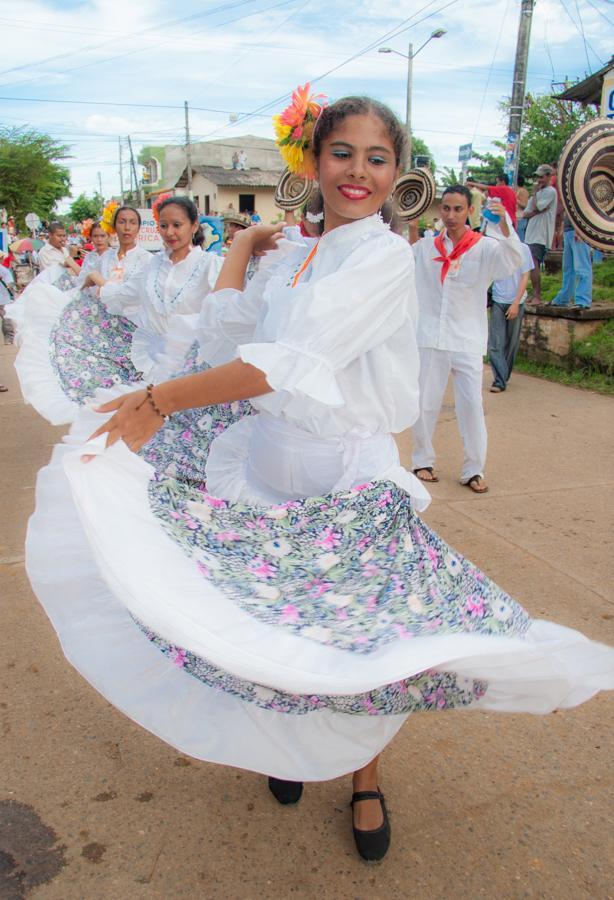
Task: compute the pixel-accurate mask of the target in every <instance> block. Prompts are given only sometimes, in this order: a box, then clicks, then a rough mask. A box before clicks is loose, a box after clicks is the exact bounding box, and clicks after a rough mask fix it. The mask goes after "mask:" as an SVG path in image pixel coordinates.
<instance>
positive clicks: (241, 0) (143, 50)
mask: <svg viewBox="0 0 614 900" xmlns="http://www.w3.org/2000/svg"><path fill="white" fill-rule="evenodd" d="M254 2H256V0H239V2H237V3H234V4H231V6H230V7H228V6H226V7H216V8H215V10H213V11H210V12H209V13H202V15H201V17H202V16H204V15H212V13H213V12H216V11H218V10H219V9H222V8H225V9H226V10H228V8H230V9H232V8H234V7H235V6H244V5H245V4H246V3H254ZM296 2H297V0H281V2H279V3H274V4H272V5H271V6H265V7H263V9H259V10H257V11H256V12H253V13H246V14H245V15H243V16H238V17H237V18H234V19H227V20H226V21H225V22H218V24H217V25H215V26H213V27H214V28H219V27H221V26H224V25H232V24H233V23H234V22H240V21H241V20H242V19H247V18H250V17H251V16H253V15H260V14H261V13H263V12H269V11H270V10H272V9H276V8H277V7H278V6H287V5H288V4H289V3H296ZM189 18H195V17H194V16H190V17H189ZM205 30H206V28H201V29H199V30H197V31H195V32H193V33H194V34H198V33H199V31H205ZM174 40H175V38H174V37H166V38H163V39H162V40H161V41H158V42H157V43H155V44H150V45H149V46H148V47H137V48H135V49H133V50H126V51H125V52H124V53H116V54H115V55H114V56H107V57H105V58H104V59H97V60H94V61H93V62H89V63H83V64H82V65H80V66H73V67H72V68H70V69H61V70H60V71H56V72H54V73H53V74H54V75H67V74H69V73H70V72H78V71H81V70H82V69H89V68H91V67H92V66H98V65H103V64H104V63H108V62H114V61H115V60H117V59H124V58H125V57H126V56H134V54H136V53H146V52H147V51H149V50H155V49H157V48H158V47H162V46H164V44H168V43H170V42H171V41H174ZM109 43H114V42H113V41H107V42H106V44H109ZM101 46H104V45H101ZM75 52H77V51H75ZM0 74H1V73H0ZM42 77H44V75H35V76H34V77H33V78H28V79H26V80H25V81H10V82H8V83H6V82H5V83H4V84H0V88H3V87H14V86H16V85H22V84H30V83H31V82H32V81H38V80H39V79H40V78H42Z"/></svg>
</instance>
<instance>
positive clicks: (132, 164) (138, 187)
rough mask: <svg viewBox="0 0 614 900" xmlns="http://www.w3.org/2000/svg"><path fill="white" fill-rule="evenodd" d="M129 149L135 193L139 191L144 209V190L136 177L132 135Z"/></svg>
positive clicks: (140, 201)
mask: <svg viewBox="0 0 614 900" xmlns="http://www.w3.org/2000/svg"><path fill="white" fill-rule="evenodd" d="M128 149H129V150H130V168H131V171H132V175H133V176H134V192H135V194H136V193H137V191H138V194H139V204H140V205H141V208H142V207H143V205H144V200H143V188H142V187H141V185H140V184H139V179H138V178H137V175H136V166H135V164H134V153H133V152H132V141H131V140H130V135H128Z"/></svg>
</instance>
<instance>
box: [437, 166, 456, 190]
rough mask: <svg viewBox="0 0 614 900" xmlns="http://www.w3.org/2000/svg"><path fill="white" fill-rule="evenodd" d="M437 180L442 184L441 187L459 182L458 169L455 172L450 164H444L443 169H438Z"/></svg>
mask: <svg viewBox="0 0 614 900" xmlns="http://www.w3.org/2000/svg"><path fill="white" fill-rule="evenodd" d="M437 181H438V182H439V184H441V185H443V187H452V185H453V184H460V182H461V172H460V169H459V170H458V172H457V171H456V169H453V168H452V167H450V166H444V167H443V169H440V171H439V174H438V177H437Z"/></svg>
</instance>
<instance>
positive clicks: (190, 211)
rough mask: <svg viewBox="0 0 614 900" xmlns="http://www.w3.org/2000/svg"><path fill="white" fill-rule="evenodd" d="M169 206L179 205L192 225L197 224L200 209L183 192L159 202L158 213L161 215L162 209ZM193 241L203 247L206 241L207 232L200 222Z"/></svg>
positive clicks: (196, 245)
mask: <svg viewBox="0 0 614 900" xmlns="http://www.w3.org/2000/svg"><path fill="white" fill-rule="evenodd" d="M167 206H178V207H179V208H180V209H182V210H183V211H184V213H185V214H186V216H187V217H188V219H189V220H190V222H191V223H192V225H196V223H197V222H198V209H197V207H196V204H195V203H194V201H193V200H190V198H189V197H186V196H185V195H183V194H178V195H177V196H174V197H167V198H166V199H165V200H163V201H162V203H160V204H158V215H160V213H161V212H162V210H163V209H166V207H167ZM192 243H193V244H194V246H195V247H202V245H203V244H204V243H205V234H204V232H203V229H202V226H201V225H200V224H199V225H198V228H197V229H196V231H195V232H194V237H193V238H192Z"/></svg>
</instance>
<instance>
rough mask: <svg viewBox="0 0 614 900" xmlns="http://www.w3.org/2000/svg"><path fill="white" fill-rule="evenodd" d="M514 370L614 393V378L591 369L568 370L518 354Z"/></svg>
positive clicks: (602, 392) (558, 381)
mask: <svg viewBox="0 0 614 900" xmlns="http://www.w3.org/2000/svg"><path fill="white" fill-rule="evenodd" d="M514 371H515V372H522V373H523V374H524V375H533V376H535V377H536V378H544V379H545V380H546V381H556V382H557V384H567V385H570V386H571V387H577V388H583V389H584V390H586V391H596V392H597V393H599V394H612V395H614V378H613V377H612V376H608V375H604V374H602V373H601V372H594V371H591V370H590V369H573V370H572V371H568V370H567V369H563V368H561V367H560V366H551V365H548V364H547V363H537V362H533V360H531V359H525V358H524V357H522V356H518V357H516V362H515V363H514Z"/></svg>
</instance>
